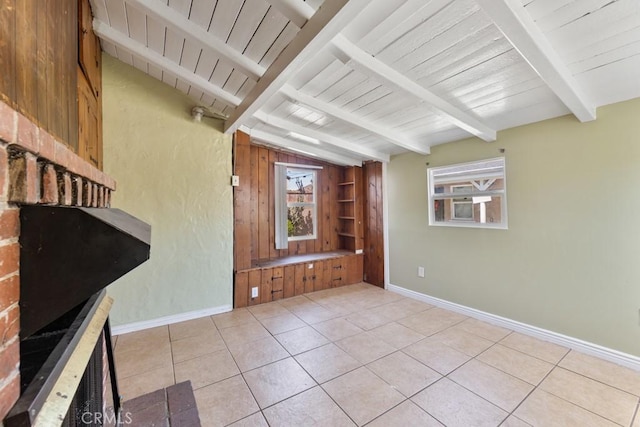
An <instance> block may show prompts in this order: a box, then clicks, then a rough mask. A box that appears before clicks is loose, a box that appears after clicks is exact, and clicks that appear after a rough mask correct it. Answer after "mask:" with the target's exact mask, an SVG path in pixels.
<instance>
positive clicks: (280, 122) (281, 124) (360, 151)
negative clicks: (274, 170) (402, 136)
mask: <svg viewBox="0 0 640 427" xmlns="http://www.w3.org/2000/svg"><path fill="white" fill-rule="evenodd" d="M253 117H254V118H256V119H258V120H260V121H261V122H262V123H264V124H267V125H269V126H273V127H276V128H279V129H282V130H285V131H288V132H296V133H299V134H301V135H305V136H308V137H310V138H315V139H317V140H319V141H321V142H324V143H326V144H329V145H333V146H335V147H338V148H340V149H341V150H344V151H348V152H350V153H352V154H354V155H356V156H358V157H360V158H363V159H366V160H378V161H380V162H385V163H387V162H389V155H388V154H387V153H383V152H381V151H378V150H374V149H371V148H367V147H365V146H362V145H360V144H355V143H353V142H350V141H347V140H345V139H342V138H338V137H336V136H333V135H329V134H328V133H324V132H320V131H317V130H315V129H309V128H307V127H304V126H300V125H298V124H295V123H292V122H290V121H288V120H285V119H281V118H279V117H274V116H270V115H269V114H267V113H265V112H264V111H256V113H255V114H254V115H253Z"/></svg>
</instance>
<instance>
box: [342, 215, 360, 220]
mask: <svg viewBox="0 0 640 427" xmlns="http://www.w3.org/2000/svg"><path fill="white" fill-rule="evenodd" d="M338 219H351V220H355V219H356V218H355V217H353V216H339V217H338Z"/></svg>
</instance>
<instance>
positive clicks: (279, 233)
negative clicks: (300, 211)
mask: <svg viewBox="0 0 640 427" xmlns="http://www.w3.org/2000/svg"><path fill="white" fill-rule="evenodd" d="M274 167H275V174H274V179H275V189H274V190H275V191H274V192H275V234H276V235H275V245H276V249H287V248H288V247H289V242H293V241H300V240H315V239H317V238H318V170H319V169H322V166H315V165H301V164H295V163H281V162H276V163H275V166H274ZM288 169H298V170H304V171H309V172H310V173H312V174H313V178H312V179H313V202H291V203H290V202H289V201H288V200H287V170H288ZM296 206H303V207H304V206H308V207H310V208H311V216H312V218H313V234H312V235H306V236H291V237H289V235H288V234H289V231H288V227H287V220H288V215H289V207H296Z"/></svg>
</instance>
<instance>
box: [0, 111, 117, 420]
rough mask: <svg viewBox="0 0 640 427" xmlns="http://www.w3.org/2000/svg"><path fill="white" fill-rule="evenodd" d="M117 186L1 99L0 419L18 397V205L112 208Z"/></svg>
mask: <svg viewBox="0 0 640 427" xmlns="http://www.w3.org/2000/svg"><path fill="white" fill-rule="evenodd" d="M115 186H116V185H115V181H114V180H113V179H112V178H111V177H109V176H108V175H106V174H105V173H103V172H102V171H100V170H98V169H97V168H95V167H94V166H92V165H91V164H89V163H88V162H86V161H85V160H83V159H82V158H80V157H79V156H77V155H76V154H75V153H74V152H73V151H72V150H71V149H69V148H68V147H67V146H66V145H65V144H63V143H61V142H59V141H57V140H56V139H55V138H54V137H53V136H52V135H51V134H49V133H48V132H47V131H45V130H44V129H41V128H40V127H38V126H37V125H36V124H34V123H33V122H32V121H31V120H30V119H29V118H27V117H25V116H24V115H22V114H20V113H19V112H17V111H15V110H14V109H12V108H11V107H10V106H8V105H7V104H5V103H3V102H1V101H0V420H2V419H3V418H4V417H5V415H6V414H7V412H8V411H9V410H10V409H11V407H12V406H13V405H14V403H15V402H16V400H17V399H18V397H19V396H20V378H19V375H20V373H19V366H20V365H19V363H20V342H19V333H20V315H19V313H20V309H19V302H20V277H19V268H20V245H19V242H18V239H19V233H20V224H19V213H20V206H24V205H48V206H83V207H109V205H110V199H111V192H112V191H114V190H115Z"/></svg>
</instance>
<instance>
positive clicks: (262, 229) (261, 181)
mask: <svg viewBox="0 0 640 427" xmlns="http://www.w3.org/2000/svg"><path fill="white" fill-rule="evenodd" d="M258 151H259V153H260V154H259V155H258V259H267V258H269V197H270V196H271V191H270V188H269V150H268V149H267V148H263V147H260V148H259V149H258Z"/></svg>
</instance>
